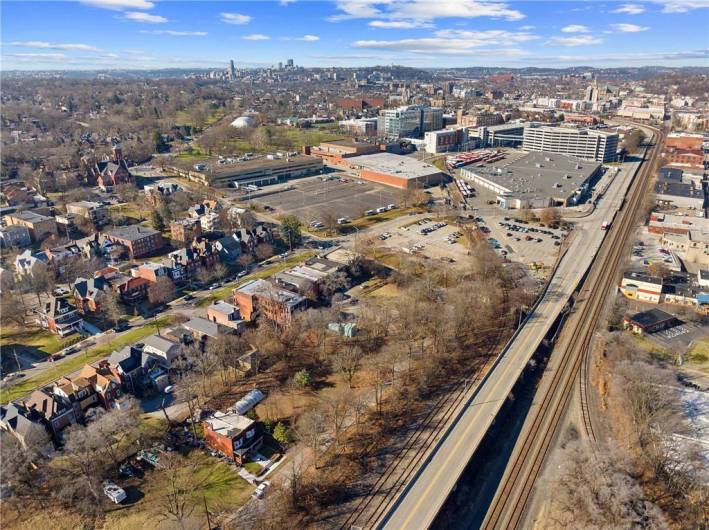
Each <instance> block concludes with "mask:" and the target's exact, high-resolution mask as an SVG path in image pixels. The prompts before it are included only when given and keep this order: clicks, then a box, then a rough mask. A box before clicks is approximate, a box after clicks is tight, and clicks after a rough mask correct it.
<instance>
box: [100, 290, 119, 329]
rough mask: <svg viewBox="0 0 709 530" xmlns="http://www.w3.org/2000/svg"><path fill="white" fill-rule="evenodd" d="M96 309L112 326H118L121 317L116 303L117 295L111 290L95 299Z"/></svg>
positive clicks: (103, 292) (117, 302)
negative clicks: (97, 308)
mask: <svg viewBox="0 0 709 530" xmlns="http://www.w3.org/2000/svg"><path fill="white" fill-rule="evenodd" d="M97 302H98V307H99V310H100V311H101V315H102V316H103V317H104V318H105V319H106V320H109V321H111V322H113V325H114V326H117V325H118V321H119V320H120V319H121V316H122V315H123V311H122V310H121V306H120V304H119V301H118V295H117V294H116V293H114V292H113V291H111V290H107V291H102V292H101V294H100V295H99V296H98V297H97Z"/></svg>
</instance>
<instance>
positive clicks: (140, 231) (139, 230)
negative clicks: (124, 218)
mask: <svg viewBox="0 0 709 530" xmlns="http://www.w3.org/2000/svg"><path fill="white" fill-rule="evenodd" d="M106 234H107V235H108V236H110V237H115V238H118V239H126V240H128V241H136V240H138V239H143V238H144V237H149V236H154V235H158V234H160V232H158V231H157V230H153V229H152V228H147V227H145V226H140V225H129V226H119V227H116V228H114V229H112V230H108V231H107V232H106Z"/></svg>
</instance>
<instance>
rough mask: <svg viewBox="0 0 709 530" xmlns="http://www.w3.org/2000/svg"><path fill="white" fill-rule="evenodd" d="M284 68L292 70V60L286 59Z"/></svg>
mask: <svg viewBox="0 0 709 530" xmlns="http://www.w3.org/2000/svg"><path fill="white" fill-rule="evenodd" d="M286 66H287V67H288V68H293V59H288V60H287V61H286Z"/></svg>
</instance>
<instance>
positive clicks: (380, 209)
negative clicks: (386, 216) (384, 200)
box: [377, 206, 387, 213]
mask: <svg viewBox="0 0 709 530" xmlns="http://www.w3.org/2000/svg"><path fill="white" fill-rule="evenodd" d="M386 211H387V207H386V206H382V207H381V208H377V213H384V212H386Z"/></svg>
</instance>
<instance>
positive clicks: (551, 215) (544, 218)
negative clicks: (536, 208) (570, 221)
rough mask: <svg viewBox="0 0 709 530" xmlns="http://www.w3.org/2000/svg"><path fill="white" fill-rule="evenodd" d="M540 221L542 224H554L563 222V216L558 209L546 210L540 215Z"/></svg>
mask: <svg viewBox="0 0 709 530" xmlns="http://www.w3.org/2000/svg"><path fill="white" fill-rule="evenodd" d="M539 220H540V221H541V222H542V223H546V224H554V223H558V222H559V221H560V220H561V215H560V214H559V210H557V209H556V208H544V209H543V210H542V211H541V212H540V213H539Z"/></svg>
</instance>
